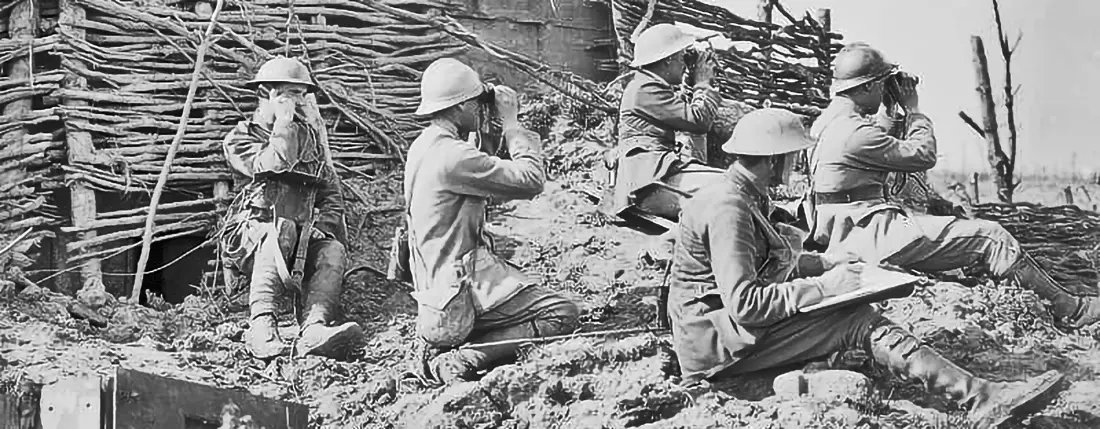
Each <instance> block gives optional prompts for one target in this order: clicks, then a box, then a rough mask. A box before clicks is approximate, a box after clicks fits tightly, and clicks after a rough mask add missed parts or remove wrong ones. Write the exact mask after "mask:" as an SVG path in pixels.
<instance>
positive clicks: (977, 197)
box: [970, 172, 982, 204]
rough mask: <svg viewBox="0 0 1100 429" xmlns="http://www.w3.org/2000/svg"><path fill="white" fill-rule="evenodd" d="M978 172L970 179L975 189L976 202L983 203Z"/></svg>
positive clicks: (971, 185)
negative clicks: (979, 189) (979, 190)
mask: <svg viewBox="0 0 1100 429" xmlns="http://www.w3.org/2000/svg"><path fill="white" fill-rule="evenodd" d="M978 177H979V175H978V173H977V172H974V176H973V177H972V178H971V179H970V187H971V188H973V189H974V204H981V201H982V198H981V196H979V192H978V183H980V182H978Z"/></svg>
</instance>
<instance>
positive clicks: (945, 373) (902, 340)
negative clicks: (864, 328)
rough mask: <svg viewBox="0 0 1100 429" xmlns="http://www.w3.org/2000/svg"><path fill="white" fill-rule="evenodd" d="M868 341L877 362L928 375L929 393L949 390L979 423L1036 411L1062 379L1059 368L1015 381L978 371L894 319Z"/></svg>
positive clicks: (906, 372) (986, 424) (923, 377)
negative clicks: (982, 375) (927, 343)
mask: <svg viewBox="0 0 1100 429" xmlns="http://www.w3.org/2000/svg"><path fill="white" fill-rule="evenodd" d="M868 346H869V350H870V352H871V354H872V356H874V359H875V361H876V362H878V363H880V364H882V365H886V366H887V367H889V368H890V369H891V370H893V372H894V373H897V374H901V375H903V376H909V377H913V378H917V379H919V380H921V381H923V382H924V384H925V387H926V388H927V389H928V390H929V392H930V393H938V394H944V395H947V396H948V397H950V398H952V399H954V400H955V401H957V402H958V403H959V404H960V405H962V406H964V407H967V408H968V410H969V413H968V415H967V417H968V419H969V420H970V422H971V423H973V424H974V425H976V427H978V428H996V427H998V426H999V425H1000V424H1001V423H1004V422H1005V421H1006V420H1008V419H1009V418H1010V417H1012V416H1013V415H1015V414H1017V413H1023V412H1027V411H1031V410H1029V409H1028V408H1029V406H1031V405H1035V404H1034V403H1035V402H1037V401H1036V400H1037V399H1040V398H1041V397H1043V396H1044V395H1046V394H1048V393H1050V392H1051V391H1053V390H1054V388H1055V387H1056V386H1057V384H1058V382H1059V381H1061V380H1062V374H1061V373H1059V372H1058V371H1047V372H1046V373H1043V374H1042V375H1039V376H1037V377H1032V378H1030V379H1028V380H1025V381H1016V382H995V381H990V380H986V379H983V378H980V377H976V376H974V375H973V374H971V373H969V372H967V371H966V370H963V369H962V368H960V367H958V366H957V365H955V364H954V363H952V362H951V361H949V360H947V358H944V357H943V356H942V355H940V354H939V353H938V352H936V351H935V350H933V349H932V348H931V347H928V346H925V345H922V344H920V341H919V340H918V339H917V338H916V337H914V336H913V335H912V334H910V333H909V332H908V331H906V330H905V329H903V328H901V327H900V326H897V325H893V324H888V325H884V326H880V327H878V328H876V329H875V330H874V331H872V333H871V336H870V344H869V345H868Z"/></svg>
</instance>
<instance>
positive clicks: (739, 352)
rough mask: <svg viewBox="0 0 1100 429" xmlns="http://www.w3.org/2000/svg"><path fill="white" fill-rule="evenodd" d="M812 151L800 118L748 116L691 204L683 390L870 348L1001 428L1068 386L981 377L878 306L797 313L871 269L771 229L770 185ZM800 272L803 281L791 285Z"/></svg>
mask: <svg viewBox="0 0 1100 429" xmlns="http://www.w3.org/2000/svg"><path fill="white" fill-rule="evenodd" d="M812 144H813V142H812V140H810V139H809V137H808V136H807V134H806V128H805V126H804V125H803V124H802V122H801V119H800V118H799V117H798V116H797V115H795V114H793V113H791V112H788V111H785V110H780V109H772V108H768V109H761V110H757V111H754V112H751V113H749V114H747V115H746V116H745V117H744V118H742V119H741V121H740V122H739V123H738V124H737V126H736V127H735V128H734V132H733V135H732V136H731V137H730V140H729V141H728V142H727V143H726V144H725V145H723V146H722V150H723V151H725V152H728V153H731V154H735V155H737V161H736V162H735V163H734V164H733V165H732V166H730V168H729V169H728V170H727V171H726V173H725V176H724V180H721V181H719V182H717V183H715V184H712V185H710V186H708V187H706V188H703V189H702V190H700V191H699V192H698V193H697V194H696V197H695V198H693V199H691V200H690V201H688V202H687V203H686V204H685V205H684V209H683V213H681V215H680V240H679V241H678V243H677V244H676V251H675V252H676V253H675V258H674V261H673V274H672V290H671V292H670V296H669V302H668V312H669V315H670V316H671V319H672V335H673V348H674V350H675V351H676V355H677V358H678V360H679V363H680V368H681V370H682V374H683V383H684V384H685V385H687V386H692V385H700V384H702V385H705V383H704V381H705V380H706V379H712V378H714V377H721V376H727V375H734V374H742V373H747V372H752V371H758V370H762V369H766V368H776V367H782V366H786V365H791V364H795V363H799V362H804V361H808V360H811V359H815V358H821V357H826V356H828V355H830V354H832V353H834V352H836V351H838V350H843V349H846V348H849V347H864V348H866V350H868V352H869V354H870V355H871V356H873V357H874V359H875V360H876V361H877V362H879V363H880V364H883V365H886V366H888V367H890V368H891V369H893V370H894V371H896V372H899V373H902V374H906V375H908V376H911V377H916V378H918V379H921V380H922V381H924V382H925V383H926V385H927V386H928V387H929V388H930V389H931V390H933V391H935V392H938V393H944V394H947V395H950V396H952V397H954V398H955V399H956V400H957V401H958V402H959V403H960V404H962V405H969V406H970V408H969V418H970V419H971V420H972V421H974V422H977V423H979V424H982V426H981V427H995V426H996V425H997V424H1000V422H1003V421H1004V420H1006V419H1007V418H1008V417H1009V416H1010V415H1011V413H1012V412H1013V411H1014V410H1015V409H1017V408H1018V407H1020V406H1022V405H1024V404H1026V403H1027V402H1028V401H1030V400H1032V399H1034V398H1036V397H1038V396H1039V395H1041V394H1043V393H1046V392H1047V391H1049V390H1050V389H1052V388H1053V387H1054V386H1055V385H1056V384H1057V382H1058V381H1059V380H1061V374H1060V373H1058V372H1057V371H1049V372H1047V373H1046V374H1043V375H1041V376H1039V377H1036V378H1034V379H1031V380H1029V381H1026V382H1014V383H1001V382H992V381H989V380H985V379H982V378H979V377H975V376H974V375H973V374H971V373H969V372H967V371H965V370H963V369H962V368H959V367H958V366H956V365H955V364H953V363H952V362H950V361H948V360H947V359H945V358H944V357H943V356H941V355H940V354H939V353H937V352H936V351H935V350H933V349H932V348H930V347H928V346H925V345H922V344H920V341H919V340H918V339H917V338H915V337H914V336H913V335H912V334H910V333H909V332H907V331H906V330H905V329H904V328H902V327H900V326H898V325H896V324H894V323H893V322H891V321H890V320H888V319H886V318H884V317H883V316H882V315H880V314H879V313H878V311H877V310H875V309H874V308H873V307H872V306H871V305H870V304H852V305H849V306H847V307H844V308H840V309H837V310H828V309H825V310H818V311H815V312H810V313H800V312H799V309H801V308H804V307H807V306H809V305H813V304H815V303H818V302H821V301H822V300H823V299H824V298H827V297H832V296H837V295H840V294H843V293H845V292H847V291H851V290H855V289H858V288H859V287H860V282H861V280H860V273H861V271H862V267H863V264H862V263H860V262H852V261H851V260H850V258H848V257H837V256H835V255H832V254H830V255H820V254H803V255H802V257H799V253H800V248H799V246H800V243H801V239H802V238H803V237H804V233H803V232H802V231H800V230H797V229H796V228H794V227H791V226H788V225H785V224H773V223H772V222H770V221H769V220H768V215H769V213H770V212H771V211H772V209H773V206H772V202H771V200H770V198H769V197H768V192H767V190H768V187H769V186H775V185H779V184H783V183H785V182H786V181H787V180H788V177H789V175H790V173H791V170H792V165H793V163H794V154H796V153H797V152H798V151H801V150H803V149H806V148H808V147H810V146H811V145H812ZM792 271H794V272H796V273H797V274H796V275H795V277H800V278H796V279H795V280H789V281H788V278H789V277H790V274H791V273H792ZM986 425H990V426H986Z"/></svg>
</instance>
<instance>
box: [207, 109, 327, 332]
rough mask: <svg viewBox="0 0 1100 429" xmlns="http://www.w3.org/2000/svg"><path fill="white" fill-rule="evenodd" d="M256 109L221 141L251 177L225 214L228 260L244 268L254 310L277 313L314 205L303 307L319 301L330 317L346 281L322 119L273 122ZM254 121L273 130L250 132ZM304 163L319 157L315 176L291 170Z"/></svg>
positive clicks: (321, 314) (241, 170)
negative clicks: (305, 177)
mask: <svg viewBox="0 0 1100 429" xmlns="http://www.w3.org/2000/svg"><path fill="white" fill-rule="evenodd" d="M265 102H266V101H265ZM259 116H260V115H259V114H257V115H256V117H254V118H253V120H251V121H242V122H240V123H238V124H237V126H236V127H235V128H234V129H233V130H232V131H230V133H229V134H228V135H227V136H226V137H225V139H224V142H223V149H224V151H225V156H226V160H227V162H228V163H229V165H230V167H232V168H233V169H234V170H235V171H236V172H237V173H239V174H241V175H243V176H245V177H248V178H250V179H251V181H250V182H249V183H247V184H246V185H245V186H244V188H243V189H242V190H241V191H240V193H239V195H238V197H237V199H236V201H235V202H234V204H233V205H232V207H231V211H230V213H229V214H228V216H227V219H226V222H225V234H224V237H223V249H224V257H225V261H226V264H227V265H229V266H230V267H231V268H232V269H233V270H236V271H238V272H240V273H244V274H248V275H249V282H250V288H249V290H250V297H249V305H250V308H251V313H252V316H258V315H261V314H265V313H274V312H275V297H276V295H277V291H278V290H279V288H280V287H286V286H288V285H289V283H290V279H291V267H290V266H289V263H292V262H293V260H294V255H293V253H294V249H295V248H297V245H298V239H299V230H300V228H304V227H305V222H306V221H307V220H308V218H309V216H310V215H311V213H312V212H313V210H314V209H316V210H317V216H316V217H315V218H314V223H313V228H314V229H316V230H317V231H319V232H320V233H321V235H322V236H323V237H318V238H312V239H310V241H309V243H308V244H307V246H308V250H307V252H306V261H305V266H304V277H305V279H306V283H307V284H306V285H304V288H305V290H304V291H303V292H308V293H309V294H308V296H309V297H308V298H307V307H308V308H313V307H317V308H314V309H313V310H312V311H314V312H315V313H316V316H317V317H320V318H322V319H329V318H331V317H332V316H333V313H334V311H333V310H334V309H333V307H334V306H335V305H336V302H335V301H336V299H337V297H338V295H339V294H340V291H341V289H342V286H343V274H344V269H345V268H346V264H347V255H346V243H347V227H346V222H345V218H344V199H343V196H342V194H341V192H340V188H339V186H340V183H339V178H338V177H337V176H336V173H335V171H334V170H332V165H331V158H330V157H331V154H330V153H329V152H328V151H329V149H328V142H327V134H326V133H325V132H324V126H323V122H321V121H320V118H314V120H313V121H309V120H303V119H300V118H298V119H295V120H293V121H291V122H289V123H288V124H286V125H285V127H278V126H275V125H274V124H272V123H265V122H264V121H261V120H259V119H258V118H259ZM253 125H259V126H260V127H261V128H263V129H265V130H270V135H269V136H268V137H267V138H266V139H262V138H258V137H256V136H254V135H253V134H250V133H249V127H250V126H253ZM306 163H313V165H321V170H320V171H321V174H320V175H319V179H320V180H319V181H316V182H313V183H304V182H302V181H301V180H298V179H297V178H294V177H292V176H291V174H289V173H292V172H293V171H294V170H295V169H297V168H299V167H300V166H301V165H304V164H306ZM311 187H312V188H313V190H314V192H315V193H316V194H315V199H314V203H313V204H312V205H311V206H306V205H305V204H304V203H303V202H304V200H305V198H304V196H305V195H306V193H307V191H308V190H309V189H310V188H311ZM324 321H326V322H327V321H328V320H324Z"/></svg>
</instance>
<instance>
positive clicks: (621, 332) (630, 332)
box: [460, 328, 671, 349]
mask: <svg viewBox="0 0 1100 429" xmlns="http://www.w3.org/2000/svg"><path fill="white" fill-rule="evenodd" d="M670 332H671V331H670V330H668V329H665V328H656V329H654V328H631V329H613V330H609V331H592V332H578V333H576V334H568V335H555V336H552V337H539V338H517V339H514V340H503V341H494V342H491V343H470V344H465V345H463V346H462V347H460V348H463V349H476V348H483V347H496V346H511V345H516V344H542V343H551V342H554V341H558V340H571V339H574V338H589V337H611V336H617V335H636V334H645V333H651V334H654V335H664V334H668V333H670Z"/></svg>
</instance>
